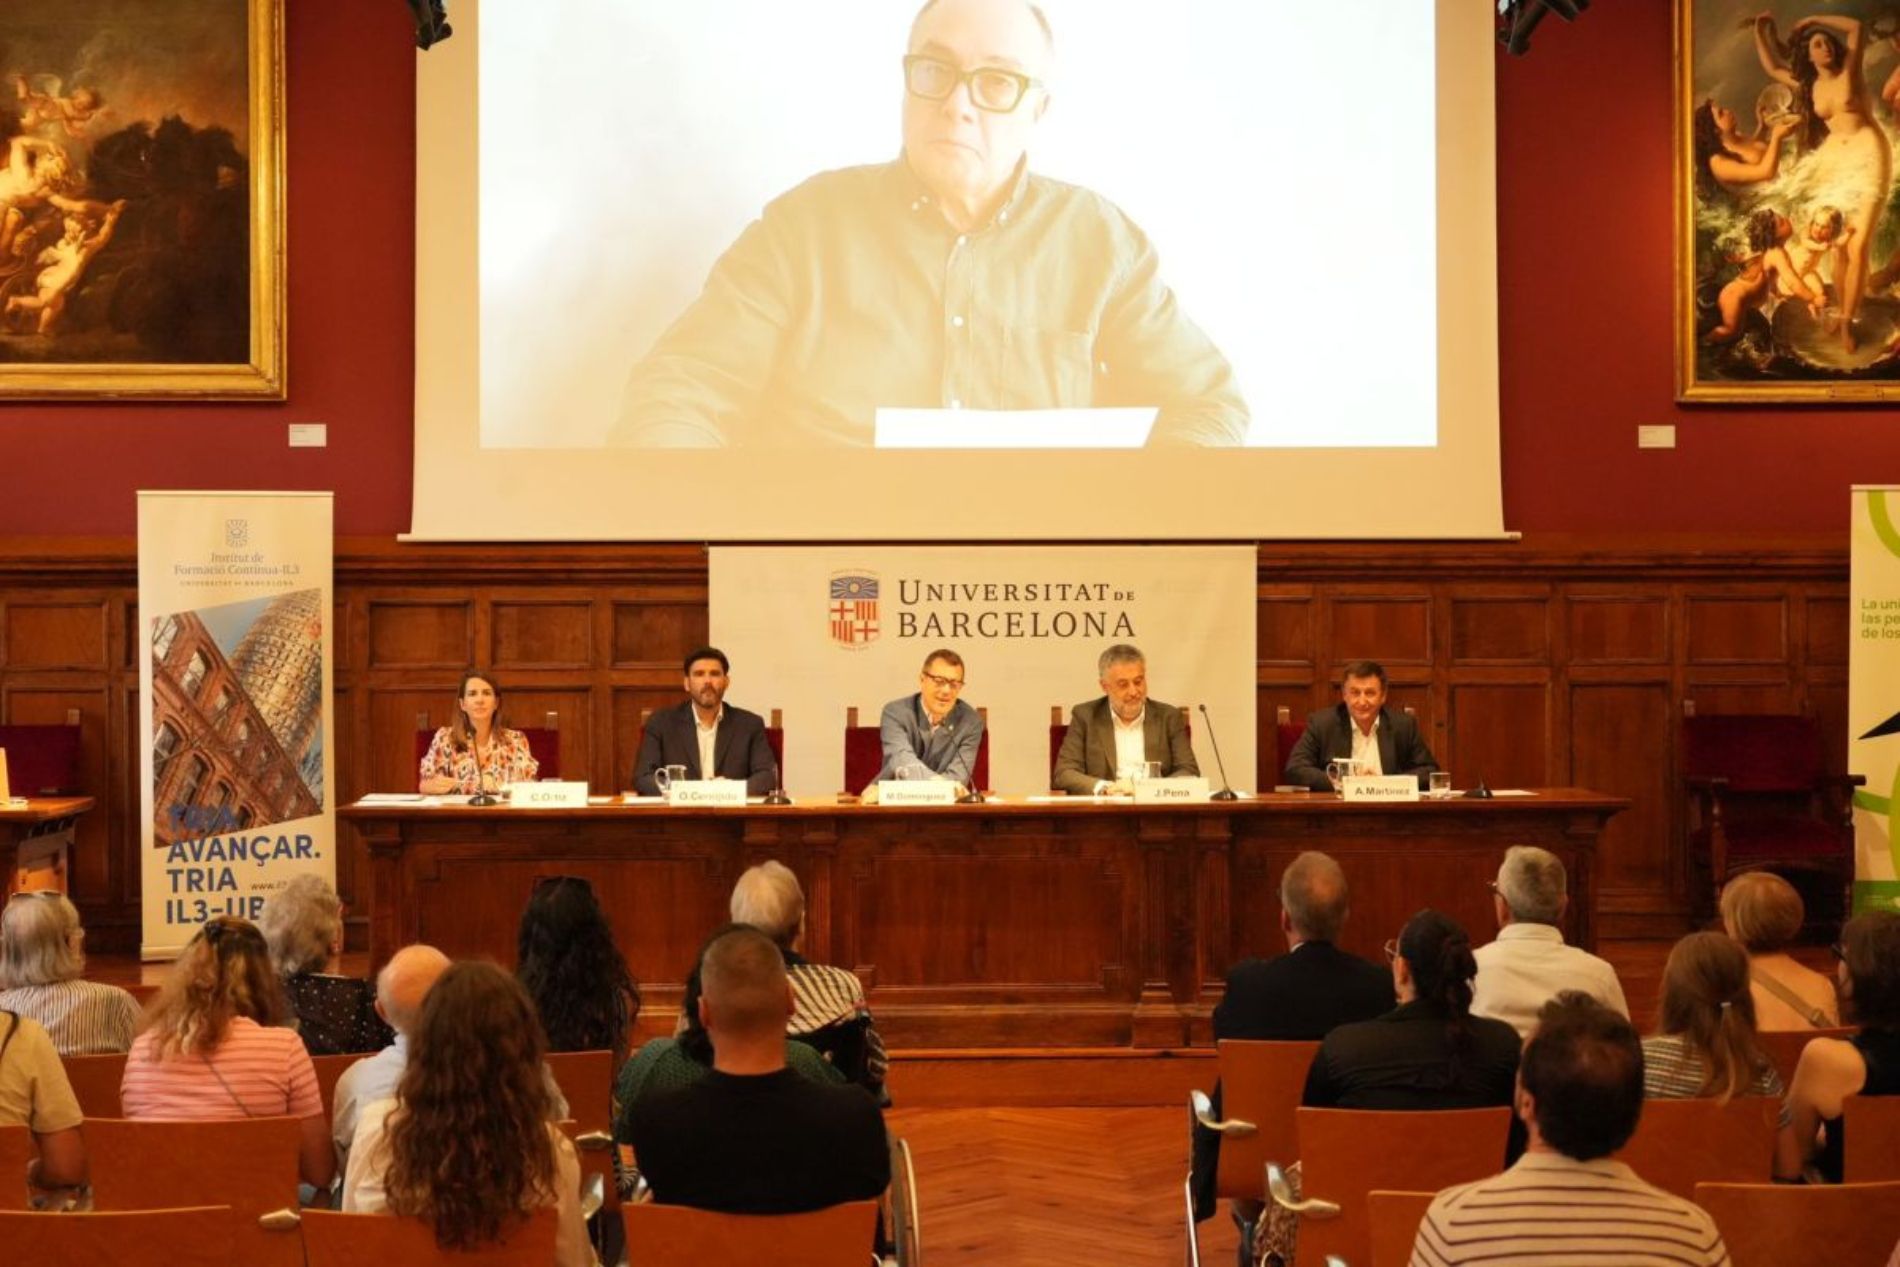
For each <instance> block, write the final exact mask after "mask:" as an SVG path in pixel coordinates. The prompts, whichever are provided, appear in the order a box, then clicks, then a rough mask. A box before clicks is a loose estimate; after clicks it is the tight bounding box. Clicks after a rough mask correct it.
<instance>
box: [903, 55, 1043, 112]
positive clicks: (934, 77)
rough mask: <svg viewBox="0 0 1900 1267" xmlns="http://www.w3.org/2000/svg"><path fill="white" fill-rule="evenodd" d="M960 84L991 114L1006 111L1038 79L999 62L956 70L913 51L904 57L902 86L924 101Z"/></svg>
mask: <svg viewBox="0 0 1900 1267" xmlns="http://www.w3.org/2000/svg"><path fill="white" fill-rule="evenodd" d="M958 84H964V85H967V86H968V87H969V90H970V104H971V105H973V106H975V107H976V108H977V109H979V110H987V111H989V112H990V113H991V114H1008V113H1009V112H1010V111H1012V110H1014V109H1015V108H1016V107H1017V106H1019V105H1021V104H1022V102H1023V95H1024V94H1025V93H1027V92H1028V91H1029V90H1030V89H1031V88H1040V87H1042V80H1040V79H1031V78H1030V77H1029V76H1028V75H1021V74H1018V73H1017V72H1015V71H1013V70H1004V69H1003V68H1002V67H1000V66H978V67H977V68H976V69H975V70H958V69H957V68H956V67H955V66H952V65H951V64H950V63H949V62H946V61H940V60H938V59H937V58H935V57H922V56H919V55H917V54H915V53H913V54H912V55H911V56H909V57H906V58H905V59H904V87H905V88H906V89H908V90H909V92H910V95H911V96H913V97H922V98H923V99H924V100H925V101H943V100H945V99H946V98H948V97H949V96H950V94H951V93H953V92H955V91H956V90H957V85H958Z"/></svg>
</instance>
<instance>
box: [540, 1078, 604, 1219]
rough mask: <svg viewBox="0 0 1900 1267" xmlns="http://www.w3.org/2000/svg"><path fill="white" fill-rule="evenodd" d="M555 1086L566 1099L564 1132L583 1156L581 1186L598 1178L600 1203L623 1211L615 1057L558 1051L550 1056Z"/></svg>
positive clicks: (562, 1125) (562, 1126) (581, 1156)
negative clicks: (616, 1131) (616, 1162)
mask: <svg viewBox="0 0 1900 1267" xmlns="http://www.w3.org/2000/svg"><path fill="white" fill-rule="evenodd" d="M547 1062H548V1069H549V1071H550V1072H552V1073H553V1074H554V1082H555V1085H557V1086H559V1087H560V1088H561V1094H562V1095H563V1096H565V1097H566V1098H567V1120H566V1121H564V1122H562V1123H561V1129H562V1130H563V1131H566V1132H567V1137H568V1138H569V1139H571V1140H573V1141H574V1148H575V1150H576V1151H577V1152H579V1153H580V1158H581V1182H582V1183H583V1184H585V1183H587V1182H588V1181H589V1179H590V1178H592V1177H594V1176H598V1177H599V1178H600V1181H601V1194H600V1195H601V1203H602V1207H603V1208H605V1209H607V1210H610V1211H611V1210H617V1209H619V1208H620V1186H619V1185H618V1184H617V1183H615V1182H614V1159H613V1158H614V1121H613V1091H614V1054H613V1053H612V1052H610V1051H557V1052H549V1053H548V1056H547Z"/></svg>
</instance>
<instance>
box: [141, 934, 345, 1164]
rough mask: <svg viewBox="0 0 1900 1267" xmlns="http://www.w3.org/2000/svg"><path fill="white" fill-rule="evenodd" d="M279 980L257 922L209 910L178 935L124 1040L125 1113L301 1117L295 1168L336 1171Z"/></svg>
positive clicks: (313, 1078)
mask: <svg viewBox="0 0 1900 1267" xmlns="http://www.w3.org/2000/svg"><path fill="white" fill-rule="evenodd" d="M285 1019H286V1008H285V1004H284V992H283V986H282V984H281V983H280V982H279V981H278V979H277V974H276V973H275V972H273V971H272V970H271V962H270V951H269V949H268V948H267V947H266V946H265V944H264V934H263V933H261V932H259V931H258V929H257V925H255V924H253V923H251V922H250V921H248V920H242V919H238V918H236V917H235V916H231V915H218V916H214V917H213V918H211V919H209V920H207V921H205V924H204V926H203V927H202V928H200V929H199V930H198V932H197V934H196V935H194V936H193V937H192V939H191V941H190V942H188V943H186V946H185V950H184V953H183V954H181V955H180V956H179V957H178V962H177V963H175V964H173V965H172V969H171V972H170V973H169V974H168V975H167V976H166V978H165V983H164V985H162V986H160V987H159V991H158V996H157V997H156V998H155V999H153V1000H152V1004H151V1007H150V1009H149V1010H148V1011H147V1013H146V1016H145V1028H144V1029H143V1030H141V1031H140V1033H139V1036H138V1037H137V1038H135V1039H133V1040H132V1050H131V1052H130V1053H129V1054H128V1055H127V1056H126V1060H125V1080H124V1082H123V1083H121V1084H120V1087H119V1101H120V1104H121V1105H122V1106H123V1108H124V1111H125V1115H126V1116H127V1117H129V1118H173V1119H187V1120H192V1119H223V1118H239V1117H295V1118H301V1119H302V1120H303V1147H302V1150H301V1152H300V1154H299V1158H298V1167H297V1169H298V1174H299V1176H300V1177H301V1178H302V1179H303V1181H304V1182H305V1183H307V1184H309V1185H310V1186H311V1187H313V1188H327V1187H329V1186H330V1180H331V1179H332V1178H334V1177H335V1173H336V1151H335V1149H333V1148H332V1147H331V1145H330V1124H329V1123H328V1122H327V1121H325V1120H324V1116H323V1101H322V1099H321V1098H320V1097H319V1096H318V1094H317V1075H316V1071H315V1069H313V1068H312V1067H311V1064H310V1053H309V1052H308V1051H306V1050H305V1049H304V1045H303V1043H302V1041H300V1040H299V1039H298V1037H297V1035H296V1033H295V1032H293V1031H292V1030H290V1029H287V1028H285V1027H284V1021H285Z"/></svg>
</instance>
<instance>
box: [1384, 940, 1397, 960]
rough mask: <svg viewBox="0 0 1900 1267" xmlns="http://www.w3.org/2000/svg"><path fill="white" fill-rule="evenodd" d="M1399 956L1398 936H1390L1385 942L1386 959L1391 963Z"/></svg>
mask: <svg viewBox="0 0 1900 1267" xmlns="http://www.w3.org/2000/svg"><path fill="white" fill-rule="evenodd" d="M1398 957H1399V941H1398V938H1396V937H1393V938H1388V939H1387V941H1386V943H1385V961H1386V962H1387V963H1391V962H1393V961H1394V960H1396V959H1397V958H1398Z"/></svg>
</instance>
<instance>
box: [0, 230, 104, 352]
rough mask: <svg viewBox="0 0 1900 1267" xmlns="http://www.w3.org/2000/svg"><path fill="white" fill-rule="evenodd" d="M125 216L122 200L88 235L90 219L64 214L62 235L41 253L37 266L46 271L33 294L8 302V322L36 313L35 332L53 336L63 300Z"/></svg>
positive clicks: (39, 278) (61, 310)
mask: <svg viewBox="0 0 1900 1267" xmlns="http://www.w3.org/2000/svg"><path fill="white" fill-rule="evenodd" d="M90 205H94V206H96V205H98V204H90ZM124 212H125V199H123V198H121V199H119V200H118V201H117V202H115V203H113V204H112V205H111V206H110V207H108V208H107V209H106V214H105V219H104V220H103V221H102V222H101V223H100V224H99V227H98V228H97V229H96V230H90V231H89V224H90V217H89V216H88V215H87V214H86V213H84V212H73V211H69V212H67V213H66V231H65V233H64V234H63V235H62V236H61V237H60V239H59V241H57V242H55V243H54V244H53V245H51V246H49V247H47V248H46V249H45V250H44V251H41V252H40V256H39V262H40V263H41V264H42V265H44V266H45V267H44V268H43V269H42V270H41V271H40V275H39V277H38V278H37V279H36V280H35V282H34V285H35V286H36V287H37V289H36V291H35V292H34V293H33V294H31V295H15V296H13V297H12V298H11V299H8V300H7V307H6V318H7V320H8V321H9V322H11V321H13V319H14V318H15V316H16V314H19V313H23V312H25V313H32V312H37V313H38V314H39V319H38V321H37V323H36V324H35V329H36V330H37V332H38V333H40V334H42V335H46V334H51V333H53V331H54V329H55V328H56V327H57V326H58V325H59V319H60V317H61V316H63V315H64V314H65V311H66V297H67V296H68V295H69V294H71V293H72V291H73V288H74V287H75V286H77V285H79V279H80V278H81V277H82V276H84V275H85V271H86V265H88V264H90V263H92V261H93V257H95V256H96V255H98V254H99V252H101V251H103V250H105V248H106V243H108V242H110V241H112V231H113V230H114V229H116V228H118V225H119V217H120V215H122V214H123V213H124Z"/></svg>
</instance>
